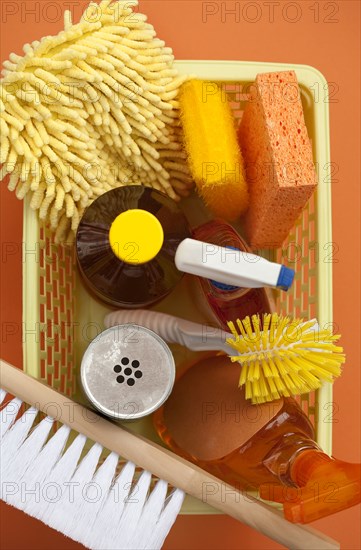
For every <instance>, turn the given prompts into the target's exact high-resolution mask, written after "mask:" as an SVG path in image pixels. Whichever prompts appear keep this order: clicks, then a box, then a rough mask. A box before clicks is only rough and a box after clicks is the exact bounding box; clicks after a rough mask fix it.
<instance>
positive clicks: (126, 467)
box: [0, 361, 339, 550]
mask: <svg viewBox="0 0 361 550" xmlns="http://www.w3.org/2000/svg"><path fill="white" fill-rule="evenodd" d="M0 376H1V385H2V388H3V389H0V403H1V402H2V401H3V400H4V399H5V403H6V405H5V407H4V408H3V409H2V410H1V413H0V427H1V432H0V435H1V438H0V440H1V462H0V468H1V480H2V482H1V498H2V499H3V500H5V502H8V503H9V504H11V505H13V506H15V507H16V508H19V509H20V510H24V511H25V512H26V513H28V514H30V515H31V516H34V517H36V518H38V519H40V520H41V521H43V522H44V523H46V524H47V525H49V526H51V527H53V528H55V529H57V530H58V531H61V532H62V533H64V534H66V535H67V536H69V537H71V538H72V539H74V540H77V541H79V542H81V543H82V544H83V545H85V546H87V547H88V548H94V549H97V550H102V549H104V550H105V549H107V550H109V549H115V548H121V549H122V550H142V549H149V550H157V549H158V548H161V546H162V544H163V541H164V539H165V537H166V535H167V534H168V531H169V529H170V528H171V526H172V524H173V523H174V521H175V519H176V517H177V514H178V512H179V511H180V507H181V504H182V501H183V498H184V493H185V492H187V493H189V494H191V495H192V496H194V497H196V498H199V499H201V500H203V502H207V503H208V504H210V505H211V506H213V507H215V508H217V509H218V510H219V511H221V512H225V513H227V514H229V515H231V516H232V517H234V518H236V519H239V520H241V521H243V522H244V523H246V524H247V525H249V526H251V527H253V528H254V529H257V530H258V531H260V532H261V533H263V534H265V535H266V536H269V537H271V538H272V539H273V540H275V541H278V542H279V543H280V544H282V545H284V546H286V547H287V548H294V549H300V550H301V549H302V550H306V549H309V550H312V549H314V548H318V549H320V550H327V549H328V550H332V549H334V550H336V549H339V545H338V543H337V542H335V541H333V540H332V539H330V538H328V537H326V536H324V535H323V534H322V533H319V532H317V531H315V530H314V529H310V528H308V527H304V526H301V525H298V524H294V523H290V522H288V521H287V520H285V519H284V518H283V517H282V514H281V513H280V512H278V511H277V510H275V509H274V508H272V507H270V506H268V505H266V504H263V503H261V502H259V501H258V500H256V499H255V498H253V497H252V496H250V495H247V498H245V497H244V495H243V494H242V493H241V492H239V491H237V490H236V489H234V488H233V487H231V486H229V485H226V484H223V483H221V482H220V480H219V479H217V478H216V477H214V476H211V475H210V474H208V473H207V472H205V471H204V470H201V469H200V468H198V467H197V466H195V465H193V464H191V463H190V462H187V461H186V460H184V459H183V458H180V457H178V456H176V455H175V454H173V453H171V452H170V451H168V450H166V449H164V448H162V447H160V446H159V445H156V444H155V443H151V442H150V441H148V440H146V439H144V438H142V437H140V436H139V435H135V434H133V433H131V432H130V431H128V430H127V429H126V428H123V427H120V426H118V425H116V424H114V423H112V422H110V421H109V420H106V419H105V418H103V417H101V416H98V415H97V414H96V413H94V412H92V411H90V410H88V409H86V408H85V407H83V406H81V405H79V404H77V403H74V402H72V401H71V400H70V399H69V398H68V397H66V396H64V395H61V394H60V393H58V392H56V391H55V390H53V389H52V388H50V387H48V386H46V385H45V384H42V383H41V382H39V381H38V380H35V379H34V378H31V377H30V376H27V375H26V374H25V373H23V372H22V371H21V370H19V369H16V368H14V367H12V366H11V365H9V364H7V363H5V362H4V361H0ZM6 392H8V393H9V394H11V395H15V396H17V397H15V399H13V400H12V401H9V399H8V396H7V394H6ZM24 403H28V404H30V405H31V407H30V408H29V409H27V410H26V411H25V412H23V411H24V406H23V405H24ZM38 409H40V410H41V411H43V412H44V413H45V414H46V415H47V414H48V413H49V412H50V411H51V412H52V413H54V414H55V416H56V418H55V420H56V421H58V422H61V423H62V424H63V425H62V426H61V427H59V428H58V430H57V431H56V432H55V434H53V435H51V436H50V437H49V433H50V432H51V430H52V427H53V425H54V418H52V417H49V416H46V417H45V418H43V420H41V421H40V422H39V423H38V424H37V425H36V427H35V428H34V429H32V426H33V423H34V420H35V418H37V416H38V413H39V410H38ZM70 428H73V429H75V430H76V431H78V432H80V433H78V434H77V435H76V437H75V438H74V439H73V438H71V440H72V443H71V444H70V445H68V440H69V439H70V436H71V434H70ZM87 438H89V439H91V440H92V441H93V442H95V443H94V444H93V445H92V447H91V448H90V450H89V451H88V453H87V454H86V455H85V456H84V458H82V459H81V453H82V451H83V449H84V446H85V445H86V443H87ZM65 447H66V450H65V452H64V448H65ZM103 447H105V448H106V449H109V450H110V451H112V452H111V453H110V454H108V456H107V457H106V458H105V461H104V462H102V463H101V456H102V453H103V451H104V449H103ZM119 454H120V455H121V456H122V457H124V459H125V460H129V461H130V462H126V463H125V464H124V463H123V461H122V460H120V461H119ZM99 463H101V464H100V465H99ZM135 463H137V464H138V465H139V466H140V467H141V468H145V471H143V472H142V473H141V474H140V477H139V479H138V481H136V482H135V484H134V485H133V483H134V473H135ZM119 464H121V465H122V469H121V471H120V473H119V474H118V475H117V477H115V476H116V473H117V467H118V465H119ZM151 472H152V473H151ZM152 474H154V475H155V476H157V477H158V478H159V480H158V481H157V483H156V485H155V487H154V489H153V490H152V491H151V492H150V489H151V481H152ZM114 478H115V479H114ZM167 483H169V484H170V485H171V486H173V487H179V488H178V489H175V490H173V491H172V492H171V494H170V496H169V497H168V498H167V488H168V485H167ZM225 495H227V497H226V498H225Z"/></svg>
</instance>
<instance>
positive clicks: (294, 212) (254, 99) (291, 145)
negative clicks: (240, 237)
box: [239, 71, 317, 248]
mask: <svg viewBox="0 0 361 550" xmlns="http://www.w3.org/2000/svg"><path fill="white" fill-rule="evenodd" d="M239 142H240V145H241V149H242V154H243V156H244V160H245V166H246V172H247V182H248V186H249V193H250V206H249V210H248V212H247V215H246V219H245V229H246V235H247V241H248V242H249V243H250V245H251V246H252V247H256V248H268V247H272V248H273V247H279V246H281V245H282V243H283V241H284V240H285V239H286V238H287V237H288V235H289V232H290V230H291V229H292V227H293V225H294V224H295V222H296V220H297V218H298V217H299V215H300V214H301V212H302V209H303V208H304V206H305V205H306V203H307V201H308V200H309V198H310V197H311V195H312V193H313V192H314V190H315V188H316V184H317V175H316V171H315V166H314V163H313V157H312V147H311V143H310V139H309V137H308V134H307V128H306V124H305V119H304V115H303V109H302V103H301V99H300V93H299V88H298V82H297V77H296V73H295V72H294V71H283V72H274V73H265V74H258V75H257V77H256V82H255V84H254V86H253V87H252V88H251V94H250V98H249V101H248V102H247V105H246V108H245V110H244V113H243V117H242V120H241V124H240V126H239Z"/></svg>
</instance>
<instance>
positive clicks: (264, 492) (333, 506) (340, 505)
mask: <svg viewBox="0 0 361 550" xmlns="http://www.w3.org/2000/svg"><path fill="white" fill-rule="evenodd" d="M237 379H238V369H237V368H236V366H235V365H234V364H233V365H232V364H229V362H228V360H227V357H226V356H224V355H222V356H214V357H210V358H209V357H208V358H206V359H203V360H201V361H199V362H197V363H195V364H192V365H191V366H190V367H189V368H188V369H187V370H186V371H185V372H184V373H183V374H182V375H181V376H180V377H179V378H178V380H177V381H176V384H175V386H174V390H173V392H172V394H171V396H170V398H169V400H168V401H167V402H166V403H165V405H164V406H163V407H162V408H161V409H159V410H158V411H157V412H156V413H155V415H154V421H155V425H156V428H157V431H158V433H159V435H160V437H161V438H162V440H163V441H164V442H165V443H166V444H167V445H168V446H169V447H170V448H171V449H172V450H173V451H175V452H176V453H178V454H180V455H181V456H183V457H184V458H186V459H187V460H191V461H192V462H194V463H195V464H197V465H199V466H200V467H201V468H203V469H205V470H206V471H208V472H210V473H212V474H213V475H216V476H217V477H219V478H220V479H222V480H224V481H225V482H226V483H229V484H231V485H234V486H235V487H237V489H238V490H239V489H243V490H246V491H249V490H252V489H257V488H259V487H261V496H262V497H263V498H268V499H270V500H277V501H278V502H282V503H283V506H284V513H285V517H286V518H287V519H288V520H289V521H293V522H296V523H309V522H311V521H314V520H316V519H319V518H322V517H325V516H327V515H329V514H333V513H335V512H338V511H340V510H344V509H346V508H349V507H351V506H354V505H356V504H358V503H360V502H361V476H360V473H361V469H360V466H361V465H359V464H348V463H346V462H341V461H339V460H336V459H333V458H330V457H329V456H327V455H326V454H324V453H323V452H322V450H321V449H320V448H319V447H318V445H317V444H316V442H315V441H314V432H313V428H312V425H311V423H310V421H309V420H308V418H307V417H306V415H305V414H304V413H303V412H302V410H301V408H300V407H299V405H298V404H297V403H296V401H294V400H293V399H290V398H288V399H281V400H278V401H275V402H274V403H273V404H272V407H271V406H270V405H269V404H263V405H250V404H249V403H248V402H247V400H246V396H245V394H244V392H243V391H239V390H238V388H237ZM315 484H316V486H317V494H318V497H317V498H315ZM289 488H290V493H288V489H289ZM272 490H273V491H274V493H272ZM333 497H335V498H333Z"/></svg>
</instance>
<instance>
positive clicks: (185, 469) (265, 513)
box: [0, 360, 340, 550]
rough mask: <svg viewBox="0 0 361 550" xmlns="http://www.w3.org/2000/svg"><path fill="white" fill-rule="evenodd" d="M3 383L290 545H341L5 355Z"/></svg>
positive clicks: (0, 365)
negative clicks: (73, 397) (30, 373)
mask: <svg viewBox="0 0 361 550" xmlns="http://www.w3.org/2000/svg"><path fill="white" fill-rule="evenodd" d="M0 385H1V387H2V388H3V389H4V390H5V391H7V392H9V393H10V394H12V395H15V396H16V397H19V398H20V399H22V400H23V401H24V402H25V403H28V404H30V405H33V406H34V407H36V408H37V409H39V410H41V411H42V412H44V413H45V414H48V415H49V416H51V417H53V418H55V420H57V421H59V422H62V423H63V424H67V425H68V426H70V427H71V428H72V429H74V430H76V431H77V432H79V433H82V434H84V435H85V436H86V437H88V438H89V439H91V440H93V441H97V442H98V443H100V444H101V445H103V446H104V447H106V448H107V449H109V450H111V451H114V452H116V453H118V454H119V455H120V456H121V457H123V458H125V459H126V460H129V461H131V462H134V463H135V464H136V465H137V466H140V467H141V468H143V469H144V470H148V471H149V472H152V473H153V474H154V475H155V476H157V477H159V478H160V479H164V480H165V481H167V482H168V483H169V484H171V485H173V486H174V487H178V488H179V489H182V490H183V491H184V492H185V493H188V494H189V495H191V496H193V497H196V498H198V499H199V500H201V501H203V502H206V503H207V504H209V505H211V506H213V507H214V508H216V509H217V510H219V511H220V512H224V513H225V514H228V515H230V516H232V517H233V518H235V519H237V520H240V521H242V522H243V523H245V524H246V525H249V526H250V527H253V528H254V529H256V530H257V531H259V532H261V533H263V534H264V535H266V536H267V537H269V538H271V539H273V540H275V541H277V542H278V543H280V544H283V545H284V546H286V547H287V548H291V549H300V550H306V549H310V550H315V549H316V548H317V550H323V549H325V550H326V549H329V550H331V549H338V548H340V546H339V544H338V543H337V542H336V541H334V540H332V539H330V538H329V537H326V536H325V535H323V534H322V533H319V532H317V531H315V530H314V529H312V528H309V527H305V526H302V525H298V524H293V523H289V522H288V521H287V520H286V519H284V517H283V515H282V513H281V512H279V511H277V510H275V509H274V508H272V507H271V506H268V505H266V504H263V503H261V502H259V501H258V500H257V499H255V498H253V497H251V496H248V495H244V494H242V493H241V492H239V491H237V490H236V489H234V488H233V487H231V486H230V485H227V484H226V483H223V482H222V481H220V480H219V479H217V478H216V477H214V476H212V475H210V474H208V473H207V472H205V471H204V470H202V469H201V468H198V467H197V466H195V465H194V464H191V463H190V462H188V461H186V460H184V459H183V458H181V457H179V456H177V455H175V454H174V453H172V452H171V451H168V450H167V449H163V448H162V447H160V446H159V445H157V444H155V443H152V442H150V441H148V440H147V439H145V438H143V437H141V436H139V435H135V434H133V433H131V432H130V431H129V430H127V429H126V428H124V427H120V426H118V425H116V424H113V423H112V422H111V421H109V420H106V419H105V418H102V417H101V416H99V415H98V414H96V413H95V412H93V411H91V410H89V409H87V408H86V407H83V406H82V405H79V404H77V403H75V402H74V401H71V400H70V399H69V398H68V397H66V396H65V395H62V394H60V393H58V392H57V391H55V390H53V389H52V388H50V387H49V386H46V385H45V384H43V383H42V382H39V381H38V380H35V379H34V378H31V377H30V376H28V375H26V374H25V373H24V372H23V371H21V370H19V369H16V368H14V367H12V366H11V365H9V364H8V363H6V362H5V361H2V360H0Z"/></svg>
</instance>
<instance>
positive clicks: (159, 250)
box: [76, 185, 190, 307]
mask: <svg viewBox="0 0 361 550" xmlns="http://www.w3.org/2000/svg"><path fill="white" fill-rule="evenodd" d="M188 236H190V232H189V229H188V223H187V220H186V218H185V216H184V214H183V212H182V210H181V209H180V207H179V206H178V204H177V203H176V202H174V201H173V200H172V199H170V198H169V197H167V196H166V195H164V194H163V193H159V192H158V191H156V190H154V189H152V188H150V187H143V186H139V185H133V186H127V187H119V188H117V189H112V190H111V191H108V192H107V193H104V194H103V195H101V196H100V197H98V199H97V200H95V201H94V202H93V203H92V204H91V206H89V207H88V208H87V209H86V211H85V213H84V215H83V217H82V219H81V221H80V224H79V227H78V231H77V236H76V253H77V261H78V267H79V270H80V272H81V274H82V276H83V280H84V281H85V282H86V285H87V287H88V288H89V289H90V291H91V292H92V293H94V294H95V295H96V296H97V297H98V298H100V299H101V300H102V301H104V302H106V303H108V304H110V305H112V306H116V307H142V306H143V307H144V306H148V305H150V304H152V303H154V302H156V301H159V300H161V299H162V298H164V296H166V295H167V294H168V293H169V292H170V291H171V290H172V289H173V288H174V287H175V286H176V285H177V284H178V282H179V281H180V279H181V277H182V273H180V272H179V271H178V269H177V268H176V266H175V264H174V257H175V253H176V250H177V246H178V245H179V244H180V243H181V242H182V241H183V240H184V239H185V238H187V237H188Z"/></svg>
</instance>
